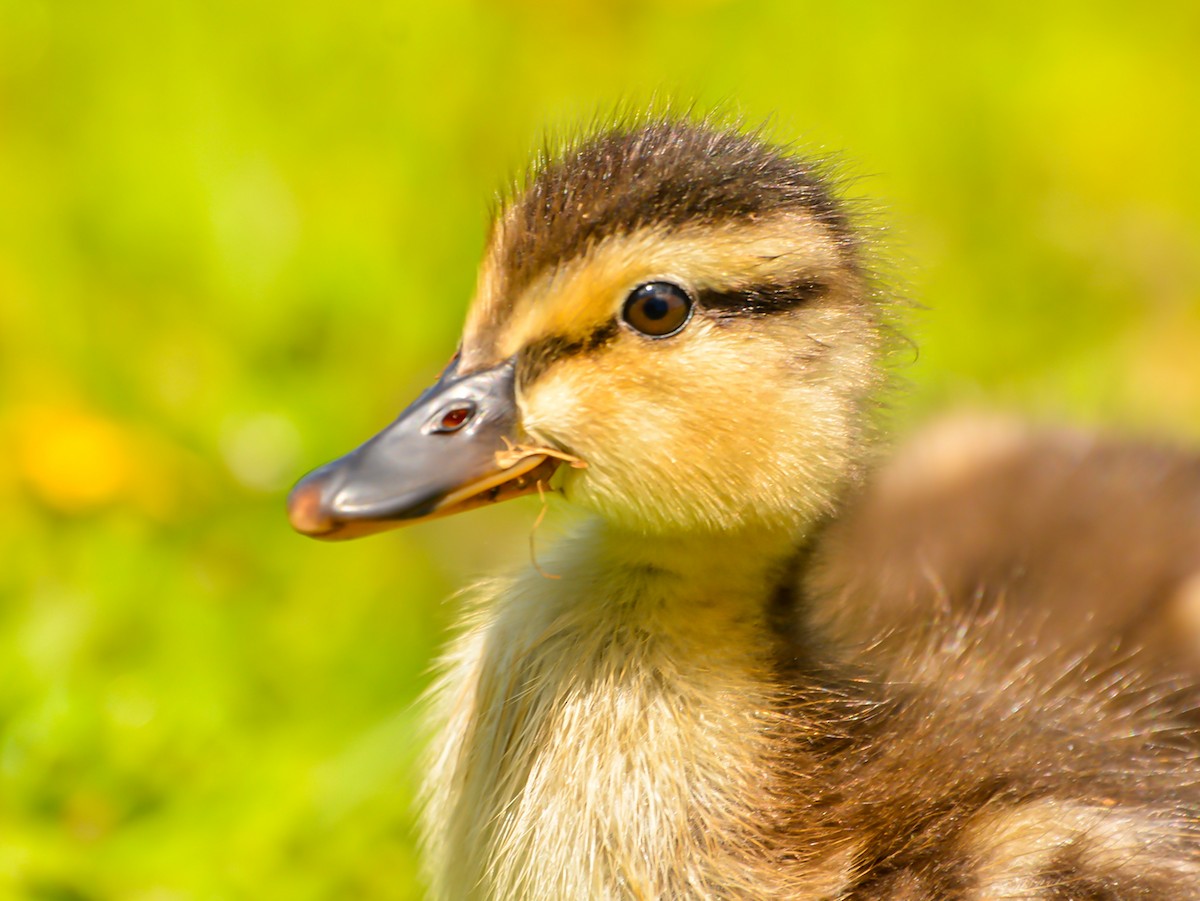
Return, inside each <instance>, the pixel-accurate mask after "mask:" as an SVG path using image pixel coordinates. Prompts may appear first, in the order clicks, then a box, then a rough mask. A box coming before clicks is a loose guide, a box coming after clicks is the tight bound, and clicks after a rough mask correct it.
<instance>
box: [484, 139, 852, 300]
mask: <svg viewBox="0 0 1200 901" xmlns="http://www.w3.org/2000/svg"><path fill="white" fill-rule="evenodd" d="M787 210H801V211H805V212H807V213H808V214H810V215H812V216H813V217H814V218H815V219H816V220H817V221H819V222H821V223H823V224H825V225H826V226H827V227H828V228H829V229H830V231H831V232H832V233H833V235H834V237H835V239H836V240H837V241H838V242H839V244H843V245H846V247H847V250H849V249H850V247H852V245H853V241H852V238H851V234H850V231H849V228H848V226H847V224H846V221H845V216H844V214H843V211H842V209H841V207H840V205H839V204H838V202H837V201H836V200H835V199H834V197H833V195H832V194H831V193H830V191H829V189H828V188H827V186H826V184H825V181H824V180H823V178H822V176H821V173H820V171H819V167H818V166H817V165H816V164H813V163H810V162H806V161H804V160H802V159H799V158H797V157H795V156H792V155H791V154H790V153H789V152H788V151H787V150H786V149H785V148H782V147H779V146H776V145H773V144H770V143H768V142H766V141H765V140H763V139H762V138H761V137H760V135H758V134H755V133H747V132H745V131H740V130H738V129H736V128H732V127H728V126H715V125H712V124H710V123H707V122H696V121H690V120H686V119H678V118H673V117H660V118H656V119H654V120H652V121H649V122H639V123H636V124H631V125H618V126H616V127H614V128H611V129H609V130H606V131H603V132H599V133H597V134H594V135H591V136H589V137H586V138H584V139H583V140H581V141H579V142H578V143H575V144H573V145H570V146H568V147H567V148H566V150H565V151H563V152H562V153H561V154H558V155H555V156H553V157H550V156H547V158H545V159H544V160H542V161H541V162H540V164H539V165H538V166H537V167H536V168H535V169H534V171H533V172H532V173H531V175H530V177H529V179H528V182H527V185H526V187H525V189H524V190H523V191H519V192H517V193H516V194H515V196H514V199H513V200H511V201H510V202H509V204H508V205H507V207H506V209H505V211H504V215H503V217H502V218H503V221H504V234H503V236H502V237H501V246H500V247H498V248H497V250H498V251H499V253H500V259H499V260H498V262H499V263H500V270H501V271H502V272H503V273H504V275H505V278H506V282H507V284H506V288H507V291H508V293H509V295H510V296H512V295H513V294H515V293H518V292H519V291H520V290H521V289H522V288H523V287H524V286H526V285H528V284H529V282H530V281H532V280H533V279H534V278H536V277H537V276H538V275H540V274H541V273H543V272H545V271H546V270H547V269H549V268H550V267H552V266H555V265H558V264H561V263H562V262H564V261H567V260H571V259H574V258H575V257H578V256H580V255H582V254H584V253H586V252H587V250H588V249H589V248H590V247H591V246H593V245H594V244H595V243H596V242H598V241H599V240H601V239H603V238H606V237H610V236H613V235H623V234H631V233H633V232H636V231H638V230H641V229H644V228H647V227H651V226H659V227H664V228H667V229H671V228H678V227H680V226H684V225H717V224H721V223H725V222H730V221H736V220H745V219H751V218H754V217H757V216H761V215H765V214H768V213H777V212H784V211H787Z"/></svg>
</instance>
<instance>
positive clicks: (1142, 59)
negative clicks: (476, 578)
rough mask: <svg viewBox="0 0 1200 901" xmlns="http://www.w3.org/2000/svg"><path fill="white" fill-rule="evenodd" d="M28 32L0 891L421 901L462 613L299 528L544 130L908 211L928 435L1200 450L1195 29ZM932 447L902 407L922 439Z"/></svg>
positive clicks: (391, 562) (778, 8)
mask: <svg viewBox="0 0 1200 901" xmlns="http://www.w3.org/2000/svg"><path fill="white" fill-rule="evenodd" d="M985 7H986V5H983V6H981V5H979V4H975V5H972V4H962V3H951V2H946V0H936V2H934V0H914V2H908V3H903V4H893V3H878V4H875V3H855V4H841V3H826V4H819V5H817V4H806V3H799V2H793V0H775V2H762V3H737V2H684V0H675V2H653V3H643V2H630V0H624V2H607V3H601V2H594V3H588V2H581V3H572V4H544V3H535V2H531V0H523V2H518V0H507V2H499V0H495V2H478V3H467V2H462V0H450V2H445V3H420V4H417V3H412V4H406V3H389V2H381V3H363V2H353V0H351V2H341V3H309V2H288V3H284V2H270V0H268V2H253V0H252V2H246V0H241V2H236V3H234V2H230V0H176V2H169V3H163V2H159V0H86V2H81V0H60V2H51V0H0V439H2V443H0V447H2V448H3V451H2V452H0V462H2V465H0V512H2V514H3V515H0V561H3V563H2V565H0V895H3V896H5V897H28V898H35V899H43V901H82V899H96V901H101V899H117V898H120V899H144V901H151V899H153V901H170V899H192V898H195V899H227V898H228V899H235V898H254V899H260V898H289V899H290V898H295V899H326V898H327V899H341V898H380V899H388V898H410V897H418V896H419V894H420V888H419V882H418V879H417V876H416V869H415V858H416V852H415V850H414V843H413V833H412V813H411V807H412V795H413V788H414V784H415V783H416V782H417V780H418V779H419V772H418V763H417V757H416V749H417V748H418V746H419V743H420V742H419V738H418V728H417V725H416V723H417V717H416V716H415V715H414V713H413V706H412V705H413V700H414V698H415V697H416V696H417V694H418V693H419V691H420V689H421V687H422V685H423V684H424V683H425V679H426V676H425V673H426V671H427V668H428V666H429V663H430V660H431V659H432V658H433V656H434V655H435V653H436V646H437V644H438V642H439V641H440V640H441V638H442V636H443V633H444V629H445V627H446V624H447V621H448V620H449V618H450V612H449V611H450V607H449V606H447V605H445V604H443V603H442V602H441V599H442V598H443V597H445V596H447V595H448V594H450V593H451V592H452V591H453V590H454V589H455V588H456V587H457V586H460V585H462V584H464V583H465V582H467V581H468V580H469V579H470V578H471V577H472V576H473V575H475V574H477V573H479V572H480V571H482V570H486V569H487V568H489V567H491V566H494V565H496V564H497V563H498V562H499V561H501V560H503V559H509V558H513V557H516V558H519V557H520V556H521V555H522V554H524V553H526V551H525V546H526V538H527V531H528V525H529V523H530V521H531V519H532V518H533V515H534V511H535V509H536V508H535V506H534V504H533V503H530V502H522V503H519V504H513V505H510V508H509V509H503V508H501V509H497V510H491V511H481V512H479V513H476V514H473V515H472V516H470V517H464V518H463V519H461V520H459V521H451V522H445V523H434V524H430V525H428V526H424V527H421V528H419V529H414V530H411V531H408V532H400V533H394V534H392V535H390V536H388V537H383V538H376V539H372V540H370V541H366V542H361V543H352V544H343V545H333V546H327V545H321V544H318V543H315V542H310V541H306V540H304V539H301V538H298V537H296V536H294V535H292V534H291V533H290V532H289V530H288V529H287V527H286V524H285V522H284V519H283V516H282V512H281V501H282V494H283V492H284V490H285V489H286V487H287V486H288V484H289V483H290V481H291V480H292V479H293V478H294V477H295V476H296V475H297V474H299V473H300V472H301V471H302V470H304V469H306V468H308V467H310V466H313V465H316V464H318V463H320V462H323V461H324V460H326V459H328V458H330V457H332V456H334V455H336V454H338V453H341V452H343V451H344V450H346V449H348V448H349V447H351V446H352V445H353V444H355V443H356V442H357V441H358V440H360V439H362V438H364V437H366V436H367V435H368V434H369V433H370V432H371V431H372V430H373V429H374V428H375V427H377V426H379V425H382V424H383V423H384V422H386V421H387V420H388V419H389V418H390V417H391V415H392V414H393V413H394V412H395V411H396V410H397V409H399V407H400V406H402V404H403V403H404V401H405V399H406V398H407V397H409V396H410V395H412V394H413V393H414V392H415V390H416V389H417V388H419V387H420V386H421V385H422V383H424V382H426V381H428V380H429V379H430V378H431V376H432V375H433V373H434V372H435V371H436V370H437V368H438V367H439V365H440V364H441V363H442V362H443V361H444V359H445V358H446V357H447V356H448V355H449V353H450V351H451V350H452V348H453V346H454V343H455V337H456V332H457V329H458V325H459V322H460V320H461V317H462V313H463V309H464V306H465V304H466V302H467V300H468V298H469V296H470V293H471V288H472V282H473V277H474V276H473V270H474V264H475V260H476V256H477V254H478V252H479V249H480V245H481V242H482V239H483V233H484V227H485V223H486V210H487V207H488V201H489V198H490V197H491V196H492V194H493V192H494V190H495V189H496V188H497V187H499V186H500V185H501V184H502V183H503V182H504V181H505V180H506V179H507V178H508V177H509V176H510V175H511V174H512V173H513V172H514V171H515V170H516V169H517V168H518V167H519V166H520V165H521V163H522V160H523V159H524V157H525V155H526V152H527V151H528V150H529V149H530V148H533V147H535V146H537V144H538V142H539V141H540V135H541V134H542V133H543V131H544V130H545V129H546V128H547V127H550V128H551V129H554V130H558V131H563V130H567V129H569V128H570V127H572V125H573V124H577V123H580V122H586V121H589V120H592V119H594V118H597V117H600V118H603V116H604V111H605V110H608V109H612V108H613V107H614V106H615V105H616V104H617V103H618V102H624V103H625V104H627V105H631V106H634V107H637V106H639V105H645V104H648V103H650V102H651V100H652V98H654V97H655V96H657V97H658V100H659V102H661V101H662V100H663V98H674V99H676V100H684V101H690V100H695V101H697V103H698V105H699V107H700V108H706V107H710V106H713V105H716V104H724V106H725V108H726V109H728V110H731V111H734V112H739V111H740V112H741V113H743V114H744V115H745V116H746V117H747V118H748V119H749V120H752V121H755V120H759V119H762V118H764V117H766V116H767V115H773V116H774V126H773V128H774V132H775V133H776V134H777V135H780V136H783V137H799V138H800V139H801V140H802V141H803V142H804V143H805V144H807V145H809V146H811V147H813V148H815V149H816V150H817V151H818V152H826V151H827V150H828V151H832V150H837V151H840V152H842V153H843V154H844V158H845V159H846V160H847V161H849V162H848V166H847V168H848V169H849V171H851V172H852V173H854V174H856V175H858V176H860V177H859V178H857V179H856V180H855V181H854V183H853V184H852V185H851V187H850V189H849V190H850V191H851V193H852V194H854V195H855V196H859V197H870V198H874V199H875V200H877V201H878V202H879V203H878V206H879V208H880V209H881V210H882V211H883V212H881V213H879V214H877V215H875V216H874V217H873V219H874V221H875V222H876V223H877V224H878V223H886V224H887V225H888V226H889V229H888V232H887V233H886V234H885V235H884V236H883V240H884V241H885V242H886V243H887V245H888V246H889V248H890V256H891V259H892V260H893V265H892V267H891V268H892V269H893V271H895V272H899V273H900V275H901V277H902V280H903V282H904V285H903V290H904V293H905V294H906V295H907V296H908V297H910V298H912V299H914V300H917V301H919V302H920V303H922V304H924V305H925V306H927V307H928V308H929V311H927V312H924V313H922V314H920V315H919V316H918V317H917V318H916V321H915V323H914V326H913V329H912V331H913V332H914V333H915V335H916V336H917V337H918V340H919V342H920V344H921V346H922V354H921V356H920V359H919V361H917V362H914V363H911V364H910V365H907V366H905V367H904V368H903V374H904V376H905V377H906V378H907V379H908V380H909V382H910V383H911V385H912V391H911V399H910V401H909V402H908V407H909V409H911V410H914V411H919V412H921V413H925V412H928V411H930V410H932V409H934V408H937V407H942V406H946V405H953V404H963V403H972V404H975V405H979V404H986V405H992V406H997V405H998V406H1003V407H1009V408H1017V409H1023V410H1025V411H1026V412H1029V413H1032V414H1037V415H1042V416H1053V417H1063V416H1069V417H1072V418H1075V419H1079V420H1083V421H1093V422H1112V423H1118V424H1124V425H1128V426H1133V427H1137V428H1141V429H1150V430H1153V431H1157V432H1169V433H1175V434H1179V435H1184V436H1190V437H1192V438H1195V436H1197V435H1200V212H1198V211H1200V166H1198V165H1197V161H1198V160H1200V130H1198V127H1197V110H1200V75H1198V69H1197V63H1196V60H1197V59H1198V58H1200V38H1198V36H1200V6H1197V5H1196V4H1195V3H1179V4H1175V5H1171V4H1159V3H1140V4H1129V3H1127V2H1117V0H1087V2H1082V0H1077V2H1065V3H1045V4H1036V5H1030V4H1026V5H1020V4H1017V5H1014V4H996V5H995V8H994V9H991V10H989V9H987V8H985ZM900 418H901V420H903V418H904V417H900Z"/></svg>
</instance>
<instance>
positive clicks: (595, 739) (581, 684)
mask: <svg viewBox="0 0 1200 901" xmlns="http://www.w3.org/2000/svg"><path fill="white" fill-rule="evenodd" d="M792 544H793V537H792V536H788V535H783V534H763V533H756V534H754V535H742V536H732V537H731V536H722V537H719V538H718V537H711V538H696V537H689V538H686V539H683V538H680V539H662V538H656V539H653V540H652V541H651V540H649V539H644V538H639V537H638V536H633V535H630V534H627V533H619V532H615V531H613V530H611V529H610V528H608V527H605V526H604V525H601V524H599V523H594V524H591V525H590V526H588V527H587V528H585V529H583V530H581V532H580V533H578V534H577V535H575V536H574V538H573V539H570V540H567V541H565V542H563V543H562V544H561V545H560V546H559V547H558V548H557V549H556V551H555V552H554V553H552V554H551V555H549V556H548V559H547V560H546V562H545V565H546V568H547V569H548V570H549V571H551V572H554V573H556V574H559V575H561V578H560V579H558V580H548V579H546V578H544V577H543V576H541V575H539V574H538V573H536V572H534V571H532V570H530V571H527V572H525V573H522V574H520V575H518V576H516V577H515V578H513V579H511V580H508V581H505V582H500V583H495V584H491V585H487V586H484V587H483V588H482V590H481V593H480V598H479V601H480V602H479V605H478V608H477V611H476V612H475V613H474V614H472V616H471V617H470V618H469V620H468V622H467V625H466V630H465V632H464V634H463V635H462V637H461V638H460V639H459V640H458V641H457V642H456V643H455V645H454V646H453V648H452V649H451V652H450V654H449V657H448V660H447V663H448V666H447V670H446V673H445V675H444V677H443V679H442V681H441V684H440V686H439V688H438V692H437V705H438V713H439V716H440V720H441V722H440V724H439V725H440V728H441V729H442V734H441V738H440V741H439V743H438V746H437V749H436V755H435V760H434V763H433V766H432V768H431V776H430V785H429V797H428V810H427V834H428V838H429V841H430V845H431V847H430V852H431V859H432V860H433V862H434V867H435V869H436V871H435V872H434V873H433V877H434V880H435V887H436V889H437V891H438V892H439V893H440V894H441V895H443V896H445V897H454V898H459V897H480V898H516V897H520V898H581V897H594V898H605V897H647V898H659V897H688V896H708V895H713V894H733V895H737V894H739V893H738V891H737V890H736V886H737V885H738V884H739V883H742V884H743V885H744V886H745V888H746V890H747V891H751V889H753V891H757V892H761V891H762V889H763V886H764V883H763V881H762V880H763V879H764V878H765V876H764V872H763V870H762V869H761V868H757V867H755V866H754V865H753V863H751V861H753V860H754V859H755V857H756V851H755V849H754V848H750V847H748V844H751V843H755V842H757V841H758V838H757V837H753V836H747V835H746V834H745V832H744V826H745V824H746V823H747V822H750V821H752V820H754V819H758V820H761V819H762V816H763V809H764V807H769V806H770V794H771V787H770V769H771V763H770V761H771V754H772V749H773V741H774V740H775V738H776V737H777V735H778V730H777V728H776V727H777V726H778V723H779V716H780V713H779V710H780V703H779V702H780V688H779V685H778V680H777V677H776V673H775V661H776V657H775V647H774V638H773V636H772V635H771V634H770V625H769V623H768V621H767V620H768V617H767V612H766V601H767V599H768V597H769V594H770V592H771V587H772V586H773V585H774V584H775V582H776V576H777V575H782V573H783V572H784V567H785V562H786V560H787V558H788V556H789V551H790V548H791V546H792ZM758 850H759V851H761V849H758ZM758 856H760V857H761V853H759V854H758ZM771 869H772V868H767V872H769V871H770V870H771ZM822 878H824V877H822ZM766 884H769V883H766ZM717 886H720V887H721V888H720V889H719V890H718V889H717V888H716V887H717Z"/></svg>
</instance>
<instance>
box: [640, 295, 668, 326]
mask: <svg viewBox="0 0 1200 901" xmlns="http://www.w3.org/2000/svg"><path fill="white" fill-rule="evenodd" d="M670 312H671V302H670V301H669V300H667V299H666V298H665V297H663V296H662V295H661V294H651V295H650V296H649V297H647V298H646V300H645V301H644V302H643V303H642V315H643V316H645V317H646V318H647V319H653V320H654V321H655V322H657V321H658V320H659V319H662V318H663V317H664V316H666V315H667V314H668V313H670Z"/></svg>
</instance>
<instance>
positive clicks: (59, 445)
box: [9, 405, 133, 513]
mask: <svg viewBox="0 0 1200 901" xmlns="http://www.w3.org/2000/svg"><path fill="white" fill-rule="evenodd" d="M9 427H10V431H11V433H12V441H13V447H14V449H15V452H16V465H17V471H18V474H19V477H20V479H21V480H22V481H23V482H24V483H25V484H26V485H27V486H28V487H29V489H30V490H31V491H32V492H33V493H34V494H35V495H36V496H37V497H38V499H39V500H41V501H42V502H43V503H45V504H46V505H47V506H50V507H53V508H54V509H56V510H58V511H60V512H63V513H82V512H85V511H88V510H93V509H96V508H98V507H102V506H105V505H107V504H111V503H113V502H114V501H116V500H118V499H119V498H120V497H121V496H122V495H123V494H124V493H125V492H126V491H127V490H128V488H129V486H130V482H131V476H132V472H133V454H132V451H133V448H132V442H131V441H130V438H129V436H128V434H127V433H126V431H125V429H124V428H122V427H121V426H120V425H118V424H117V423H115V422H113V421H111V420H109V419H105V418H104V417H102V416H100V415H97V414H95V413H92V412H89V411H86V410H82V409H79V408H77V407H71V406H50V405H45V406H31V407H26V408H23V409H18V410H17V411H16V412H15V413H14V414H13V416H12V417H11V419H10V422H9Z"/></svg>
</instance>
